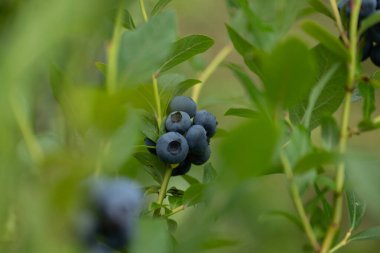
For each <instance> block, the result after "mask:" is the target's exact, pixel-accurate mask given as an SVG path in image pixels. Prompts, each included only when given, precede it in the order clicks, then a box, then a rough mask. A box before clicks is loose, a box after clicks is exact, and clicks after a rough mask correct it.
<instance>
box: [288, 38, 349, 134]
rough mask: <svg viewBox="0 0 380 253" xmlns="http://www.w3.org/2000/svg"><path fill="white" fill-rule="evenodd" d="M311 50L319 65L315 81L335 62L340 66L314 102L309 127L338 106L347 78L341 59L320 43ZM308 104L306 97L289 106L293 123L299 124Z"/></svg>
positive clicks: (316, 124)
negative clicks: (300, 101)
mask: <svg viewBox="0 0 380 253" xmlns="http://www.w3.org/2000/svg"><path fill="white" fill-rule="evenodd" d="M312 52H313V54H314V56H315V58H316V59H317V62H318V67H319V68H318V77H317V79H316V82H318V80H319V79H320V78H322V77H323V76H324V75H325V73H326V72H327V71H329V69H331V67H332V66H334V65H335V64H336V63H340V66H339V69H338V71H336V72H335V74H334V75H333V77H332V78H331V79H330V81H329V82H328V83H327V84H326V86H325V88H324V89H323V91H322V93H321V94H320V96H319V98H318V100H317V102H316V103H315V106H314V110H313V113H312V116H311V123H310V129H314V128H315V127H317V126H318V125H319V124H320V121H321V118H322V117H324V116H326V115H327V116H328V115H332V114H333V113H334V112H335V111H336V110H337V109H338V108H339V106H340V105H341V103H342V101H343V98H344V94H345V89H344V86H345V84H346V79H347V68H346V66H345V63H344V62H342V61H341V59H339V58H337V57H336V56H335V55H333V54H331V52H330V51H329V50H327V49H326V48H324V47H323V46H322V45H318V46H316V47H315V48H313V50H312ZM308 104H309V102H308V99H306V100H305V101H303V102H302V103H299V104H297V105H296V106H294V107H292V108H290V118H291V120H292V122H293V123H295V124H301V122H302V119H303V117H304V114H305V111H306V108H307V105H308Z"/></svg>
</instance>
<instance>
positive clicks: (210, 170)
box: [203, 163, 217, 184]
mask: <svg viewBox="0 0 380 253" xmlns="http://www.w3.org/2000/svg"><path fill="white" fill-rule="evenodd" d="M216 176H217V173H216V170H215V169H214V167H213V166H212V164H211V163H207V164H206V165H205V166H204V170H203V183H204V184H209V183H212V182H213V181H214V180H215V178H216Z"/></svg>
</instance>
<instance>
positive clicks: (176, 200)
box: [168, 196, 183, 209]
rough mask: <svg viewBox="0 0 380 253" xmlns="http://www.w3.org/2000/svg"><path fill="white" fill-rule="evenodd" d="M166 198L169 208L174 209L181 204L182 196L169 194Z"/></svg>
mask: <svg viewBox="0 0 380 253" xmlns="http://www.w3.org/2000/svg"><path fill="white" fill-rule="evenodd" d="M168 200H169V204H170V208H171V209H174V208H176V207H178V206H180V205H182V204H183V196H169V197H168Z"/></svg>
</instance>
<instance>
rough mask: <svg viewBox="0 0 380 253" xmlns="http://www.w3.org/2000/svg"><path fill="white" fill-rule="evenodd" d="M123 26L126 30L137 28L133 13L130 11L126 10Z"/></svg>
mask: <svg viewBox="0 0 380 253" xmlns="http://www.w3.org/2000/svg"><path fill="white" fill-rule="evenodd" d="M123 18H124V20H123V26H124V28H126V29H128V30H133V29H135V28H136V26H135V22H134V21H133V18H132V15H131V13H129V11H128V10H124V16H123Z"/></svg>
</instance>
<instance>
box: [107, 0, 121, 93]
mask: <svg viewBox="0 0 380 253" xmlns="http://www.w3.org/2000/svg"><path fill="white" fill-rule="evenodd" d="M121 3H122V1H121ZM121 3H120V6H119V9H118V11H117V14H116V19H115V27H114V30H113V36H112V41H111V43H110V45H109V50H108V64H107V79H106V84H107V91H108V93H110V94H112V93H113V92H114V91H115V89H116V86H117V75H118V67H117V61H118V55H119V48H120V40H121V35H122V33H123V8H122V4H121Z"/></svg>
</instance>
